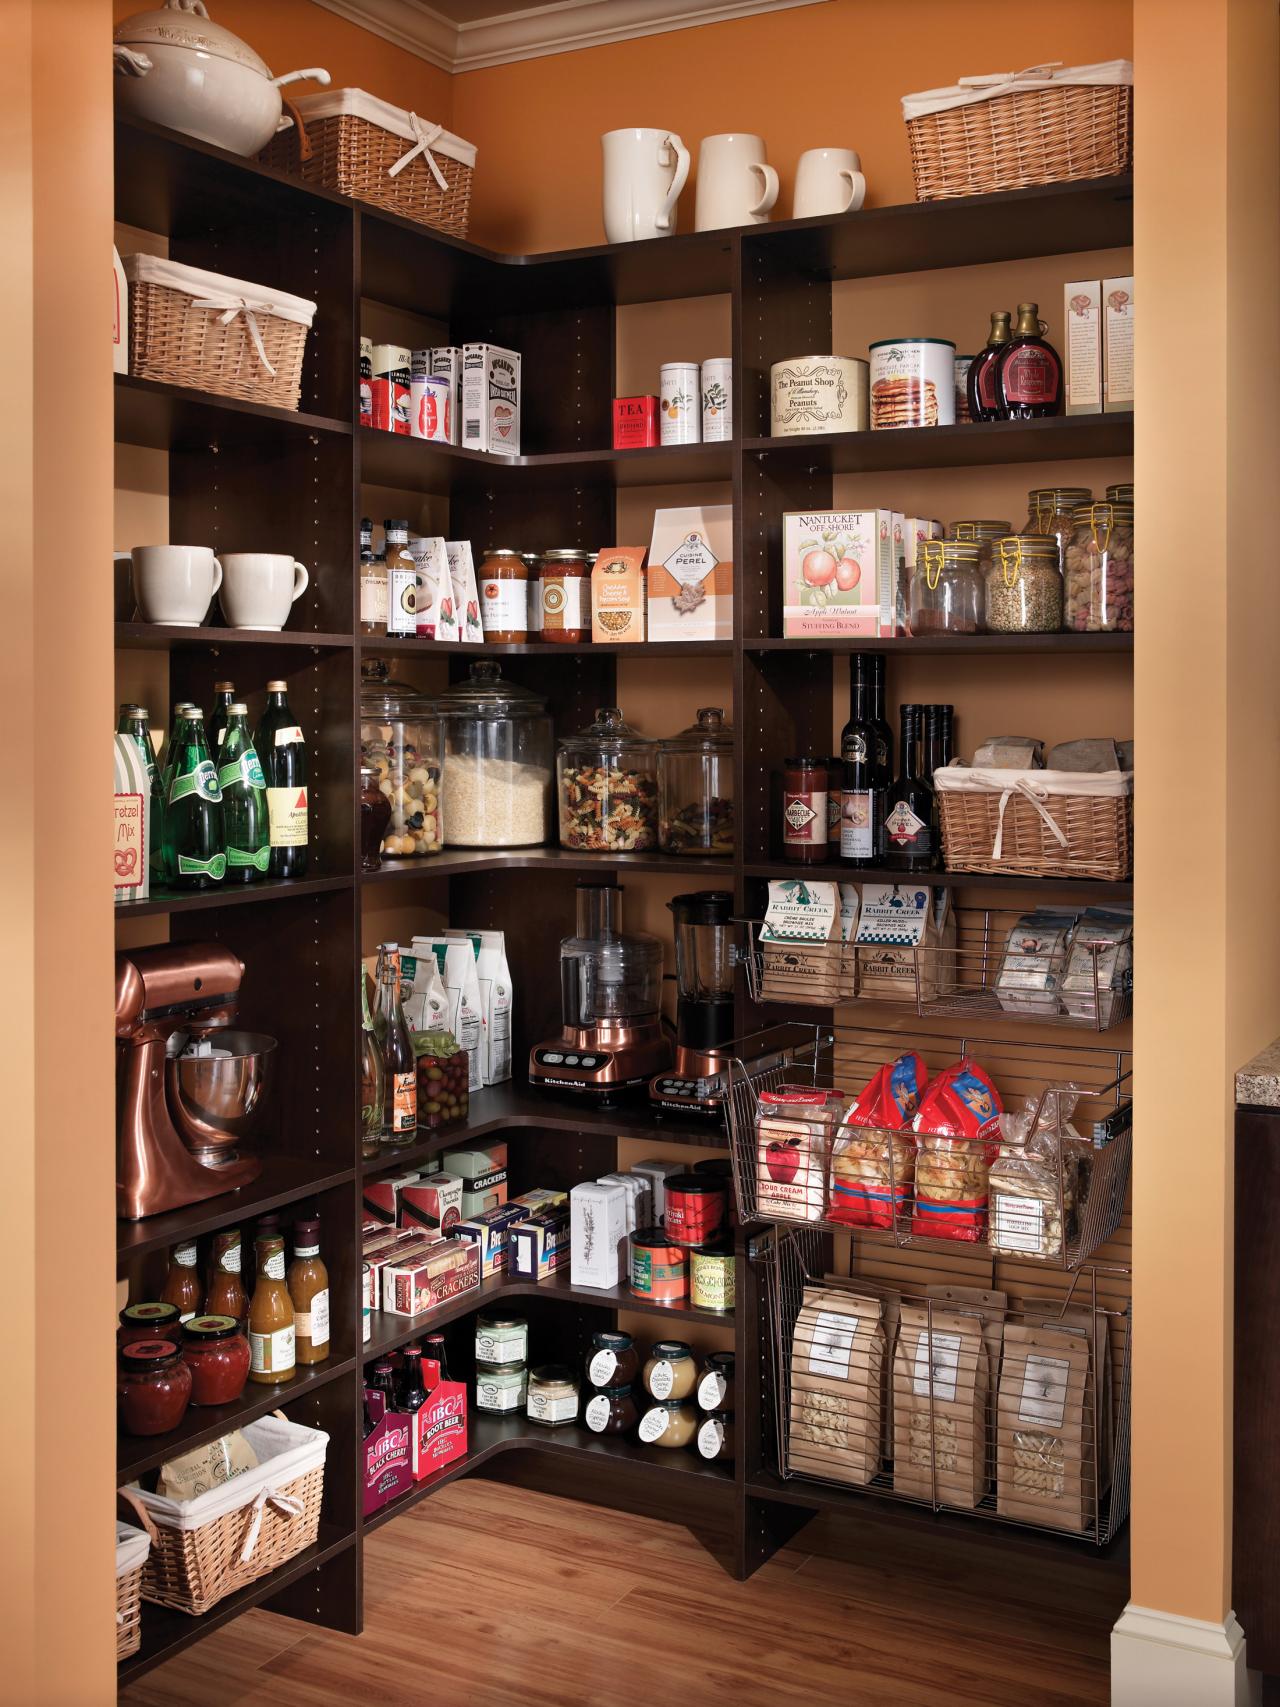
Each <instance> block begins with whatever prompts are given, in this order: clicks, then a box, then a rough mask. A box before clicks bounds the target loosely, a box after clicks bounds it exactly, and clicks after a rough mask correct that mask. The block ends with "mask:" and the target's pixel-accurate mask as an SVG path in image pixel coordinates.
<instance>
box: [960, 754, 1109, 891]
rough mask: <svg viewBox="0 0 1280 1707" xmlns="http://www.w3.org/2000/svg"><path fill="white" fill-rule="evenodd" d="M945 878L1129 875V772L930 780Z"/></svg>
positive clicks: (983, 773) (981, 774)
mask: <svg viewBox="0 0 1280 1707" xmlns="http://www.w3.org/2000/svg"><path fill="white" fill-rule="evenodd" d="M934 787H935V788H936V790H937V794H938V809H939V815H940V818H941V822H942V859H943V864H944V865H945V866H946V869H947V870H948V871H972V872H981V873H988V874H990V875H993V876H999V875H1006V874H1007V875H1016V876H1021V877H1060V878H1073V877H1094V878H1098V879H1100V880H1102V881H1104V882H1110V883H1120V882H1123V881H1124V880H1125V879H1126V878H1128V877H1129V876H1131V875H1132V872H1133V773H1132V772H1131V771H1104V772H1098V773H1089V772H1081V771H1019V770H975V769H971V768H969V767H967V766H963V765H953V766H949V767H948V768H947V769H946V770H941V771H936V772H935V773H934Z"/></svg>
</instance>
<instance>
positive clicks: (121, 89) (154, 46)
mask: <svg viewBox="0 0 1280 1707" xmlns="http://www.w3.org/2000/svg"><path fill="white" fill-rule="evenodd" d="M114 52H115V68H116V71H117V72H118V73H119V76H118V77H117V80H116V95H117V98H118V100H119V102H120V106H121V109H122V110H123V111H124V112H126V113H128V114H130V115H131V116H132V117H134V118H140V119H148V120H150V122H151V123H152V124H162V125H168V126H169V128H170V129H171V130H181V131H185V132H186V134H187V135H188V136H198V137H199V138H200V140H201V141H202V142H212V143H214V144H215V145H216V146H217V147H218V148H226V149H229V150H230V152H231V153H232V154H256V153H257V152H258V150H259V149H260V148H264V147H265V146H266V144H267V143H268V142H269V141H270V139H271V137H272V136H273V135H274V134H275V131H276V128H277V126H278V125H279V123H280V112H281V101H280V90H281V88H282V87H283V86H284V85H285V84H286V83H296V82H298V81H299V80H300V79H301V78H304V77H310V78H314V80H315V81H316V82H317V83H322V84H326V85H327V84H328V81H329V73H328V72H327V71H319V70H315V69H313V70H310V71H290V72H289V73H288V74H287V75H286V76H284V77H273V76H272V75H271V72H270V70H269V68H268V67H267V66H266V65H265V64H264V63H263V61H262V60H261V59H260V58H259V57H258V55H257V54H256V53H255V52H254V51H253V49H252V48H251V47H250V46H249V45H248V44H247V43H246V42H242V41H241V40H240V38H239V36H234V35H232V33H231V31H230V30H226V29H223V28H222V26H221V25H220V24H215V23H212V22H211V21H210V18H209V14H208V12H206V11H205V8H204V4H203V0H164V5H163V6H161V7H159V8H158V9H157V10H156V11H154V12H139V13H138V14H137V15H136V16H135V17H132V18H126V19H125V20H124V22H123V23H122V24H117V25H116V31H115V46H114Z"/></svg>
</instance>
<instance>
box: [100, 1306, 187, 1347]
mask: <svg viewBox="0 0 1280 1707" xmlns="http://www.w3.org/2000/svg"><path fill="white" fill-rule="evenodd" d="M181 1317H182V1311H181V1310H179V1308H178V1306H177V1305H176V1304H129V1305H127V1306H126V1308H125V1309H123V1310H121V1312H120V1326H119V1327H118V1328H117V1329H116V1345H117V1346H125V1345H132V1344H133V1343H134V1341H135V1340H170V1341H172V1343H173V1344H174V1345H181V1344H182V1326H181Z"/></svg>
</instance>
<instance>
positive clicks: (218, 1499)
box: [126, 1412, 329, 1615]
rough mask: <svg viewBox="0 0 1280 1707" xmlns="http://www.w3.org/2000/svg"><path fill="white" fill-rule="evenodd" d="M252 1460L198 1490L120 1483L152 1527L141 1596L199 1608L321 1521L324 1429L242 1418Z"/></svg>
mask: <svg viewBox="0 0 1280 1707" xmlns="http://www.w3.org/2000/svg"><path fill="white" fill-rule="evenodd" d="M244 1434H245V1437H246V1439H247V1440H248V1441H249V1444H250V1445H251V1446H252V1447H253V1449H254V1451H255V1452H256V1453H257V1455H258V1468H257V1469H256V1470H249V1471H246V1472H245V1473H244V1474H243V1475H240V1476H237V1477H235V1479H234V1480H233V1481H230V1482H225V1483H223V1484H222V1485H221V1486H219V1487H216V1488H212V1489H210V1490H209V1492H208V1493H204V1494H199V1495H197V1497H196V1498H195V1499H193V1500H187V1501H178V1500H171V1499H166V1498H164V1497H163V1496H161V1495H159V1494H150V1493H147V1492H145V1491H144V1490H143V1489H141V1488H138V1487H131V1488H129V1489H128V1490H126V1492H127V1495H128V1496H130V1497H131V1499H132V1500H133V1502H135V1503H136V1505H137V1506H139V1507H141V1508H142V1509H143V1510H144V1511H145V1512H146V1513H147V1515H148V1517H149V1518H150V1519H151V1522H152V1524H153V1525H154V1527H155V1532H156V1533H155V1540H154V1541H153V1543H152V1546H151V1551H150V1553H149V1554H148V1555H147V1560H146V1565H145V1568H144V1570H143V1576H142V1598H143V1599H144V1600H151V1601H155V1602H156V1603H157V1604H158V1605H160V1606H170V1607H173V1608H174V1610H175V1611H177V1612H188V1613H191V1614H193V1615H198V1614H200V1613H202V1612H208V1610H209V1608H210V1607H212V1606H216V1605H217V1603H218V1602H219V1601H220V1600H222V1599H224V1598H225V1597H226V1596H227V1595H229V1594H232V1593H234V1592H235V1590H236V1589H239V1588H244V1587H245V1586H246V1584H248V1583H252V1582H257V1581H258V1579H259V1578H260V1577H265V1576H267V1575H269V1573H270V1572H272V1571H274V1570H278V1569H279V1567H280V1566H281V1565H283V1564H286V1563H287V1562H288V1561H289V1560H290V1559H293V1558H296V1557H297V1555H298V1554H299V1553H301V1552H302V1551H303V1549H304V1548H306V1547H309V1546H311V1544H312V1542H314V1541H315V1539H316V1536H317V1534H318V1533H319V1529H320V1501H321V1496H322V1495H323V1493H324V1460H325V1452H326V1449H327V1447H328V1444H329V1436H328V1435H327V1434H325V1433H324V1432H323V1430H321V1429H314V1428H306V1427H304V1426H303V1425H302V1424H301V1423H294V1422H290V1421H289V1420H288V1418H286V1417H285V1416H284V1415H283V1414H282V1413H281V1412H277V1413H276V1414H275V1416H271V1417H262V1418H261V1419H260V1420H259V1421H257V1422H252V1423H248V1424H246V1425H245V1428H244Z"/></svg>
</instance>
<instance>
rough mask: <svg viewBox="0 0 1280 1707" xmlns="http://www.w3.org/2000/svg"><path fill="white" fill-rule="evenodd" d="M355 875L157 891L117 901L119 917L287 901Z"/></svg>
mask: <svg viewBox="0 0 1280 1707" xmlns="http://www.w3.org/2000/svg"><path fill="white" fill-rule="evenodd" d="M354 882H355V879H354V878H352V877H293V878H286V877H276V878H270V877H269V878H266V879H265V880H264V881H262V882H260V883H231V884H226V885H224V886H223V887H222V888H220V889H197V890H192V891H190V892H189V893H188V892H181V893H178V892H165V891H163V890H162V891H157V892H155V893H153V894H151V895H148V897H147V899H146V900H145V901H118V902H117V903H116V918H117V920H119V919H142V918H147V917H148V916H150V915H151V914H154V913H203V912H208V911H209V910H210V909H211V908H214V907H218V908H221V907H243V906H246V905H248V904H250V903H251V902H254V901H288V900H294V899H297V898H298V897H300V896H303V895H325V894H328V893H329V891H330V890H333V889H350V888H351V887H352V885H353V883H354Z"/></svg>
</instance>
